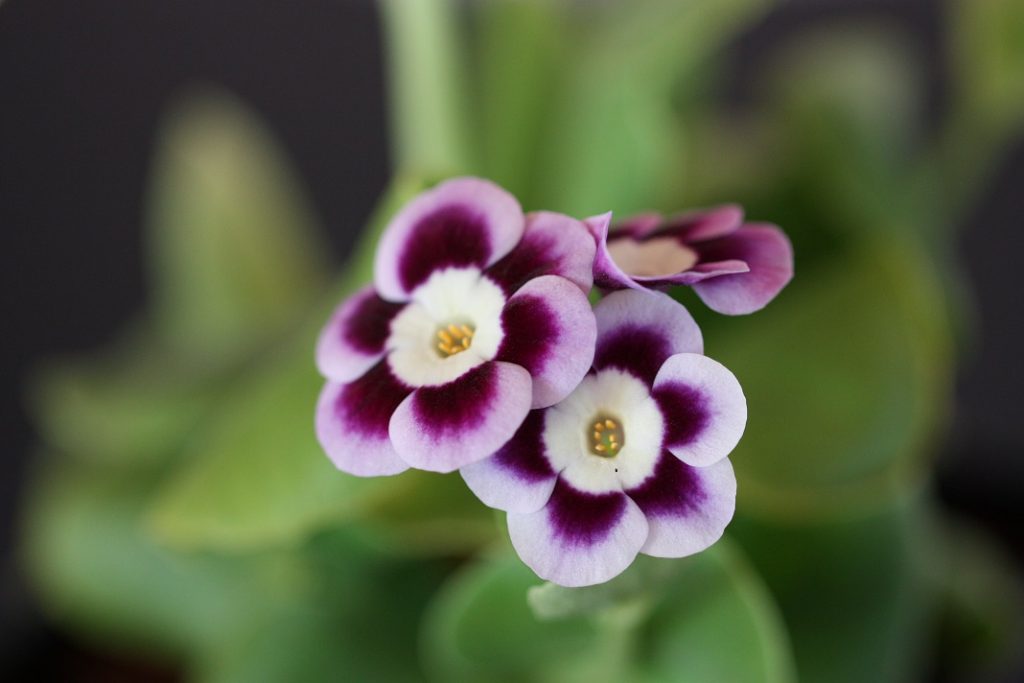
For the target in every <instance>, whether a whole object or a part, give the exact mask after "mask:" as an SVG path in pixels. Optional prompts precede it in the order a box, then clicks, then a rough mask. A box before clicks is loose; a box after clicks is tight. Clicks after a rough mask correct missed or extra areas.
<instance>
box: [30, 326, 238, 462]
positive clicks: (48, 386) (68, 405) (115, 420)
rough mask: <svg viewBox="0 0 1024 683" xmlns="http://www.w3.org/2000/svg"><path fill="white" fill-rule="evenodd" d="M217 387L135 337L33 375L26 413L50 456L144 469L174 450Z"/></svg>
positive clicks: (204, 374)
mask: <svg viewBox="0 0 1024 683" xmlns="http://www.w3.org/2000/svg"><path fill="white" fill-rule="evenodd" d="M222 379H223V373H221V375H220V376H218V375H215V374H213V373H210V372H208V371H207V370H205V369H202V368H197V367H196V366H195V364H194V363H192V362H191V361H190V360H189V359H184V358H181V356H180V354H176V353H174V352H173V351H171V350H170V349H167V348H165V347H162V346H161V345H160V344H159V343H158V342H156V341H155V340H153V339H152V336H151V335H138V334H136V335H132V336H129V337H127V338H125V339H123V340H122V341H120V342H119V343H118V344H116V345H115V347H114V348H112V349H110V350H108V351H105V352H104V353H103V354H102V356H100V357H99V358H83V359H73V360H66V361H61V362H54V363H52V364H50V365H47V366H46V367H45V368H44V369H43V370H41V371H40V372H38V373H36V375H35V376H34V377H33V383H32V386H31V403H32V413H33V417H34V420H35V422H36V424H37V426H38V428H39V430H40V432H41V435H42V437H43V438H44V439H45V440H46V442H47V443H48V444H49V445H50V446H52V447H53V448H54V449H55V450H57V451H58V452H62V453H68V454H71V455H74V456H76V457H81V458H84V459H87V460H90V461H93V462H103V463H110V464H113V463H119V464H131V465H133V466H135V465H140V464H142V465H147V466H148V465H153V464H158V463H161V462H163V461H165V460H166V459H167V457H168V456H170V455H173V454H174V453H176V452H178V451H179V450H180V448H181V447H182V446H183V445H184V443H185V441H186V440H187V439H188V437H189V436H190V434H192V432H193V431H194V430H195V428H196V426H197V425H198V424H199V423H200V422H201V420H202V418H203V416H204V415H205V414H206V412H207V411H208V410H209V407H210V405H211V404H212V403H213V402H214V401H215V400H216V396H217V391H218V389H219V382H218V380H222Z"/></svg>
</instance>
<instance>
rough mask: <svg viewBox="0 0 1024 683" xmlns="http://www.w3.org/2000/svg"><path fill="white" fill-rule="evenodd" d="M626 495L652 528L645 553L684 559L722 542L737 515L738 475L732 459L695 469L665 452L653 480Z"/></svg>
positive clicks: (643, 550)
mask: <svg viewBox="0 0 1024 683" xmlns="http://www.w3.org/2000/svg"><path fill="white" fill-rule="evenodd" d="M626 494H627V495H629V497H630V498H632V499H633V501H634V502H635V503H636V504H637V505H639V506H640V509H641V510H643V512H644V515H645V516H646V517H647V524H648V527H649V529H650V531H649V533H648V535H647V541H646V542H645V543H644V546H643V548H641V549H640V552H642V553H644V554H645V555H653V556H654V557H685V556H687V555H692V554H694V553H698V552H700V551H701V550H704V549H705V548H707V547H709V546H711V545H712V544H713V543H715V541H717V540H718V539H719V538H721V537H722V533H723V532H724V531H725V527H726V526H728V525H729V522H730V521H731V520H732V516H733V513H734V512H735V511H736V475H735V474H734V473H733V469H732V463H730V462H729V460H728V459H723V460H719V461H718V462H716V463H715V464H714V465H711V466H709V467H690V466H689V465H687V464H686V463H684V462H681V461H680V460H679V459H678V458H676V457H674V456H673V455H672V454H671V453H669V452H667V451H664V452H662V454H661V458H660V459H659V461H658V464H657V466H656V467H655V469H654V472H653V473H652V474H651V476H650V477H648V478H647V479H646V480H645V481H644V482H642V483H641V484H640V485H639V486H637V487H635V488H632V489H629V490H627V491H626Z"/></svg>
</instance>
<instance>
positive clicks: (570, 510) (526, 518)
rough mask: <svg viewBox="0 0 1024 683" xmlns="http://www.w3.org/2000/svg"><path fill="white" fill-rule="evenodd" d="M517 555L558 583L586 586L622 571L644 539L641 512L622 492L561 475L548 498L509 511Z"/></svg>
mask: <svg viewBox="0 0 1024 683" xmlns="http://www.w3.org/2000/svg"><path fill="white" fill-rule="evenodd" d="M508 532H509V536H510V537H511V539H512V545H513V547H515V549H516V552H517V553H519V557H521V558H522V560H523V562H525V563H526V564H527V565H528V566H529V567H530V569H532V570H533V571H534V572H536V574H537V576H539V577H541V578H542V579H547V580H548V581H551V582H553V583H557V584H559V585H561V586H589V585H592V584H595V583H603V582H605V581H608V580H609V579H611V578H613V577H615V576H617V575H618V574H620V573H622V571H623V570H625V569H626V567H628V566H629V565H630V564H632V562H633V560H634V559H635V558H636V555H637V553H638V552H639V551H640V548H641V547H642V546H643V544H644V541H645V540H646V539H647V520H646V519H645V518H644V514H643V512H641V510H640V508H639V507H638V506H637V504H636V503H634V502H633V501H632V500H630V498H629V497H628V496H626V495H625V494H623V493H621V492H613V493H601V494H592V493H583V492H581V491H577V490H575V489H573V488H572V487H571V486H569V485H568V484H566V483H564V482H563V481H561V480H559V481H558V483H557V484H555V489H554V491H553V492H552V494H551V499H550V500H549V501H548V504H547V505H545V506H544V507H543V508H541V509H540V510H538V511H536V512H531V513H529V514H525V515H524V514H516V513H512V512H510V513H509V515H508Z"/></svg>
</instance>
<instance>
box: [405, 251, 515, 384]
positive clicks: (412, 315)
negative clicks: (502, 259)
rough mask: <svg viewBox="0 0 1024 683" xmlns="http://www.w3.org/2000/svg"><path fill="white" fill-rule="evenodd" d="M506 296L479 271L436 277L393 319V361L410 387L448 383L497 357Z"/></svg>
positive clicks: (465, 270)
mask: <svg viewBox="0 0 1024 683" xmlns="http://www.w3.org/2000/svg"><path fill="white" fill-rule="evenodd" d="M504 308H505V295H504V293H503V292H502V291H501V288H500V287H498V285H496V284H495V283H494V282H492V281H491V280H489V279H488V278H486V277H483V276H482V275H481V273H480V270H479V269H477V268H448V269H445V270H440V271H437V272H435V273H433V274H432V275H431V276H430V278H429V279H428V280H427V281H426V282H424V283H423V284H422V285H420V286H419V287H417V288H416V290H415V291H414V292H413V293H412V302H410V303H409V305H408V306H406V307H405V308H404V309H402V311H401V312H400V313H399V314H398V315H397V316H395V319H394V320H392V321H391V336H390V337H388V341H387V348H388V350H389V351H390V354H389V355H388V363H389V364H390V366H391V370H392V372H394V373H395V376H396V377H398V379H400V380H402V381H403V382H405V383H406V384H408V385H409V386H413V387H422V386H437V385H440V384H447V383H448V382H451V381H452V380H454V379H456V378H458V377H460V376H461V375H463V374H464V373H466V372H468V371H469V370H472V369H473V368H475V367H476V366H478V365H480V364H481V363H484V362H486V361H489V360H491V359H492V358H494V356H495V355H497V353H498V348H499V347H500V346H501V340H502V338H503V337H504V332H503V331H502V329H501V312H502V310H503V309H504Z"/></svg>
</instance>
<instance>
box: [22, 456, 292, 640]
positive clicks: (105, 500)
mask: <svg viewBox="0 0 1024 683" xmlns="http://www.w3.org/2000/svg"><path fill="white" fill-rule="evenodd" d="M32 484H33V486H31V487H30V495H29V499H28V505H27V507H26V508H25V516H24V534H23V538H24V546H23V548H22V550H23V556H24V557H23V559H24V561H25V564H26V567H27V569H28V575H29V576H30V577H31V579H32V582H33V584H34V588H35V590H36V591H37V593H38V594H39V596H40V598H41V600H42V604H43V605H44V607H45V608H46V610H47V611H48V612H49V614H50V615H51V616H52V617H53V618H54V619H55V620H56V621H57V622H59V623H61V624H65V625H67V626H69V627H72V628H75V629H76V630H77V631H78V632H80V633H82V634H84V635H85V636H86V637H88V638H90V639H92V640H95V641H97V642H98V643H100V644H104V645H108V646H116V647H120V648H125V647H133V648H144V649H147V650H151V651H156V652H160V653H163V654H165V655H166V654H169V655H173V656H178V657H188V656H190V655H191V654H192V653H194V652H197V651H199V650H202V649H204V648H206V647H208V646H209V645H210V644H214V643H219V642H221V641H222V640H223V638H224V637H225V635H226V634H229V633H231V632H233V631H234V630H235V629H236V628H238V627H239V625H240V624H242V623H245V622H246V621H248V620H249V619H253V618H256V617H257V615H259V614H261V613H262V611H263V610H264V609H266V608H269V606H270V603H271V602H272V601H273V599H276V598H271V597H270V596H271V595H274V594H276V595H277V597H278V598H280V599H282V600H285V601H287V599H288V596H290V595H291V594H292V592H293V590H294V585H293V583H292V581H293V578H294V577H293V576H292V573H291V570H290V569H289V561H288V560H287V559H283V558H276V559H270V560H268V561H265V562H242V561H240V560H228V559H222V558H214V557H199V556H186V555H178V554H175V553H173V552H171V551H169V550H167V549H166V548H164V547H162V546H161V545H159V544H158V543H157V542H155V540H154V539H153V538H151V537H150V536H149V535H148V534H147V533H146V531H145V528H144V526H143V525H142V523H141V519H140V515H141V512H142V509H143V507H144V501H145V498H146V495H147V492H148V490H149V489H150V488H151V485H150V484H149V483H147V482H146V481H142V480H139V479H138V478H133V479H129V478H126V477H125V476H123V475H118V474H115V473H112V472H111V471H109V470H96V469H85V468H83V467H81V466H78V465H74V464H72V463H70V462H68V461H66V460H64V461H59V462H58V461H53V462H49V463H47V466H46V467H45V468H44V471H43V472H42V473H40V475H39V476H37V477H36V478H35V480H34V481H33V482H32Z"/></svg>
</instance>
